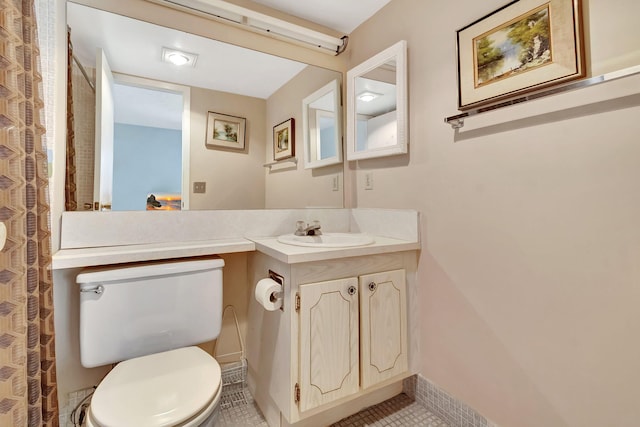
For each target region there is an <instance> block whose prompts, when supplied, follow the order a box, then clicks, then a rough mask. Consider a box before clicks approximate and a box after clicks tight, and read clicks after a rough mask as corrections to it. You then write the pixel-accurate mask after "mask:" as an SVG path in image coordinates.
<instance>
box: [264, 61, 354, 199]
mask: <svg viewBox="0 0 640 427" xmlns="http://www.w3.org/2000/svg"><path fill="white" fill-rule="evenodd" d="M335 79H340V80H341V79H342V74H340V73H338V72H335V71H331V70H327V69H324V68H318V67H311V66H310V67H307V68H305V69H304V70H302V71H301V72H300V73H299V74H298V75H297V76H295V77H294V78H293V79H291V80H290V81H289V82H288V83H287V84H286V85H284V86H283V87H281V88H280V89H279V90H278V91H276V92H275V93H274V94H273V95H271V96H270V97H269V99H267V127H266V141H267V150H266V153H265V157H264V160H265V163H266V162H272V161H273V126H276V125H278V124H279V123H282V122H283V121H285V120H288V119H290V118H292V117H293V118H294V119H295V144H296V148H295V155H296V157H297V158H298V164H297V165H293V164H291V163H289V164H286V165H278V166H276V167H274V168H273V170H271V171H269V169H265V172H264V173H265V176H266V195H265V198H266V204H265V207H266V208H267V209H271V208H291V207H293V206H295V207H299V208H307V207H332V208H336V207H337V208H341V207H342V205H343V192H342V188H343V174H342V168H343V166H342V164H337V165H331V166H325V167H322V168H317V169H305V168H304V148H303V143H304V138H303V134H302V132H303V129H302V100H303V99H304V98H305V97H307V96H308V95H310V94H311V93H313V92H315V91H316V90H318V89H320V88H321V87H323V86H324V85H326V84H327V83H329V82H330V81H332V80H335ZM335 177H337V178H338V181H339V186H338V191H334V190H333V179H334V178H335Z"/></svg>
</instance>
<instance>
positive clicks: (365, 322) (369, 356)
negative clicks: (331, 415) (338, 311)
mask: <svg viewBox="0 0 640 427" xmlns="http://www.w3.org/2000/svg"><path fill="white" fill-rule="evenodd" d="M359 282H360V352H361V356H360V357H361V362H362V363H361V370H362V388H363V389H365V388H367V387H369V386H371V385H374V384H376V383H379V382H380V381H384V380H386V379H388V378H391V377H394V376H396V375H398V374H401V373H403V372H405V371H406V370H407V369H408V368H407V316H406V311H407V308H406V307H407V301H406V282H405V272H404V270H394V271H387V272H384V273H376V274H368V275H366V276H360V281H359Z"/></svg>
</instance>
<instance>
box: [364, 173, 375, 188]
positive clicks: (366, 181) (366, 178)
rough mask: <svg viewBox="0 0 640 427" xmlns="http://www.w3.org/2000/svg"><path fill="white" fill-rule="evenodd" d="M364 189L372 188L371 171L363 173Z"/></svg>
mask: <svg viewBox="0 0 640 427" xmlns="http://www.w3.org/2000/svg"><path fill="white" fill-rule="evenodd" d="M364 189H365V190H373V172H367V173H365V174H364Z"/></svg>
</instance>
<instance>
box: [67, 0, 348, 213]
mask: <svg viewBox="0 0 640 427" xmlns="http://www.w3.org/2000/svg"><path fill="white" fill-rule="evenodd" d="M67 14H68V25H69V29H70V37H71V45H70V46H71V47H70V49H72V50H71V52H70V53H71V55H70V60H69V67H70V70H71V72H70V75H71V76H72V80H71V82H70V85H69V86H70V87H69V94H71V96H70V98H69V102H70V103H71V104H72V105H73V108H72V109H70V111H72V112H73V116H72V117H71V118H69V120H70V121H73V123H74V127H73V129H74V131H73V132H72V135H71V139H72V140H71V142H68V146H69V144H70V143H71V144H72V147H71V150H69V151H70V155H71V156H73V157H72V158H68V159H67V163H68V165H69V167H68V168H67V169H68V170H67V188H68V189H69V191H67V199H68V200H67V201H68V203H66V210H173V209H264V208H297V207H300V208H302V207H309V206H327V207H342V206H343V200H342V190H341V189H337V190H336V189H335V187H334V185H333V182H334V181H336V180H339V181H341V179H340V178H335V177H334V176H330V175H335V176H338V177H339V176H342V168H341V167H336V168H334V170H331V172H330V173H328V174H324V175H315V176H314V175H313V174H311V173H310V172H309V171H307V172H305V171H304V169H303V165H302V162H301V163H300V165H299V169H298V168H295V169H294V170H291V169H289V170H287V171H286V173H285V171H282V172H279V171H273V172H272V171H271V170H270V169H266V168H265V167H264V166H263V165H264V164H265V163H267V162H270V161H273V153H272V151H273V142H272V136H271V131H272V127H273V125H275V124H276V123H279V122H281V121H282V120H285V119H287V118H289V117H294V118H299V119H300V120H299V121H298V122H299V123H301V121H302V120H301V115H302V111H301V107H300V103H301V100H302V99H303V98H304V97H306V96H307V95H308V94H309V93H311V92H313V91H314V90H315V89H316V88H317V87H318V86H319V85H324V84H326V83H327V82H329V81H332V80H334V79H336V78H339V77H340V73H339V72H337V71H331V70H327V69H323V68H320V67H315V66H310V65H307V64H303V63H300V62H296V61H291V60H287V59H283V58H280V57H276V56H273V55H268V54H264V53H260V52H256V51H252V50H249V49H244V48H240V47H237V46H232V45H229V44H226V43H221V42H218V41H215V40H211V39H207V38H204V37H200V36H195V35H192V34H188V33H184V32H181V31H176V30H172V29H168V28H163V27H160V26H158V25H154V24H152V23H148V22H141V21H138V20H135V19H131V18H127V17H124V16H120V15H117V14H113V13H108V12H105V11H101V10H98V9H94V8H91V7H87V6H84V5H80V4H76V3H73V2H69V3H68V8H67ZM96 28H100V31H97V30H96ZM103 34H108V35H109V36H108V37H107V38H102V35H103ZM176 47H180V48H181V49H182V50H179V51H178V53H177V54H176V53H175V52H173V53H174V54H173V55H172V56H173V58H177V59H178V60H180V59H182V54H183V53H184V55H185V58H186V61H185V62H187V64H185V65H181V66H178V65H176V64H174V63H171V62H166V61H163V58H166V57H167V53H166V52H162V54H161V51H166V50H169V51H171V50H172V48H176ZM98 48H100V49H101V50H102V51H103V52H104V62H105V63H106V64H108V65H107V66H106V67H105V66H102V67H101V68H100V69H101V71H100V72H98V73H97V72H96V66H97V60H96V50H97V49H98ZM169 48H171V49H169ZM156 51H157V52H156ZM171 53H172V52H169V54H171ZM191 54H193V55H194V57H193V58H189V56H190V55H191ZM221 59H223V60H221ZM105 68H108V69H110V70H111V74H112V76H113V81H112V82H110V80H111V77H108V78H106V77H105V71H104V69H105ZM101 80H102V84H99V85H97V86H98V87H95V86H96V83H99V82H100V81H101ZM105 82H109V83H105ZM107 89H108V92H105V90H107ZM105 100H106V104H105ZM276 104H277V105H276ZM96 105H97V106H98V107H97V109H96ZM109 109H112V113H105V110H109ZM210 112H213V113H217V114H226V115H231V116H236V117H239V118H242V119H244V120H246V131H245V135H244V136H245V139H246V141H245V144H244V147H243V148H242V149H240V150H236V149H233V148H229V147H221V146H215V147H212V146H211V145H209V144H205V139H206V135H205V133H206V127H207V114H208V113H210ZM110 114H111V115H112V116H113V123H112V124H109V119H108V116H109V115H110ZM322 120H323V123H324V121H325V119H322ZM324 126H330V124H329V123H326V124H324ZM105 128H106V129H107V132H106V134H105ZM109 132H111V133H109ZM298 132H301V129H298ZM301 143H302V138H298V140H297V141H296V144H301ZM97 147H99V148H97ZM326 150H330V148H326ZM326 150H325V151H326ZM298 152H299V153H302V152H303V150H302V147H299V149H298ZM74 166H75V168H74ZM285 175H286V179H287V180H288V181H290V182H292V181H295V182H296V185H298V187H300V188H304V189H305V192H307V191H310V192H312V193H313V194H314V200H309V199H305V198H300V197H296V195H295V193H293V192H287V191H286V187H283V186H281V185H280V181H282V180H283V179H285V178H284V177H285ZM203 191H204V192H203Z"/></svg>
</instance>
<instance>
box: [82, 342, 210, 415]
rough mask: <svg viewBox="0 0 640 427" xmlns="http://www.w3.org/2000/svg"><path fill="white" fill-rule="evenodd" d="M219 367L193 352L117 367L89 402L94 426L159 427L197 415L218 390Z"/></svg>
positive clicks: (147, 358) (185, 350)
mask: <svg viewBox="0 0 640 427" xmlns="http://www.w3.org/2000/svg"><path fill="white" fill-rule="evenodd" d="M220 381H221V378H220V365H218V363H217V362H216V360H215V359H214V358H213V357H211V356H210V355H209V354H207V353H206V352H205V351H203V350H202V349H200V348H198V347H186V348H180V349H177V350H171V351H166V352H163V353H157V354H152V355H149V356H143V357H138V358H135V359H130V360H127V361H124V362H121V363H119V364H118V365H117V366H116V367H115V368H113V370H111V372H109V374H107V376H106V377H105V378H104V380H102V382H101V383H100V384H99V385H98V388H97V389H96V391H95V393H94V394H93V397H92V399H91V412H92V414H93V416H94V419H95V421H97V422H98V423H99V424H100V425H102V426H105V427H111V426H113V427H116V426H118V427H120V426H145V427H165V426H173V425H176V424H179V423H182V422H184V421H186V420H188V419H189V418H191V417H193V416H194V415H196V414H197V413H198V412H200V411H201V410H203V409H204V408H205V407H206V406H207V405H208V404H209V402H211V400H212V399H213V398H214V396H215V394H216V393H217V391H218V389H219V388H220Z"/></svg>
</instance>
